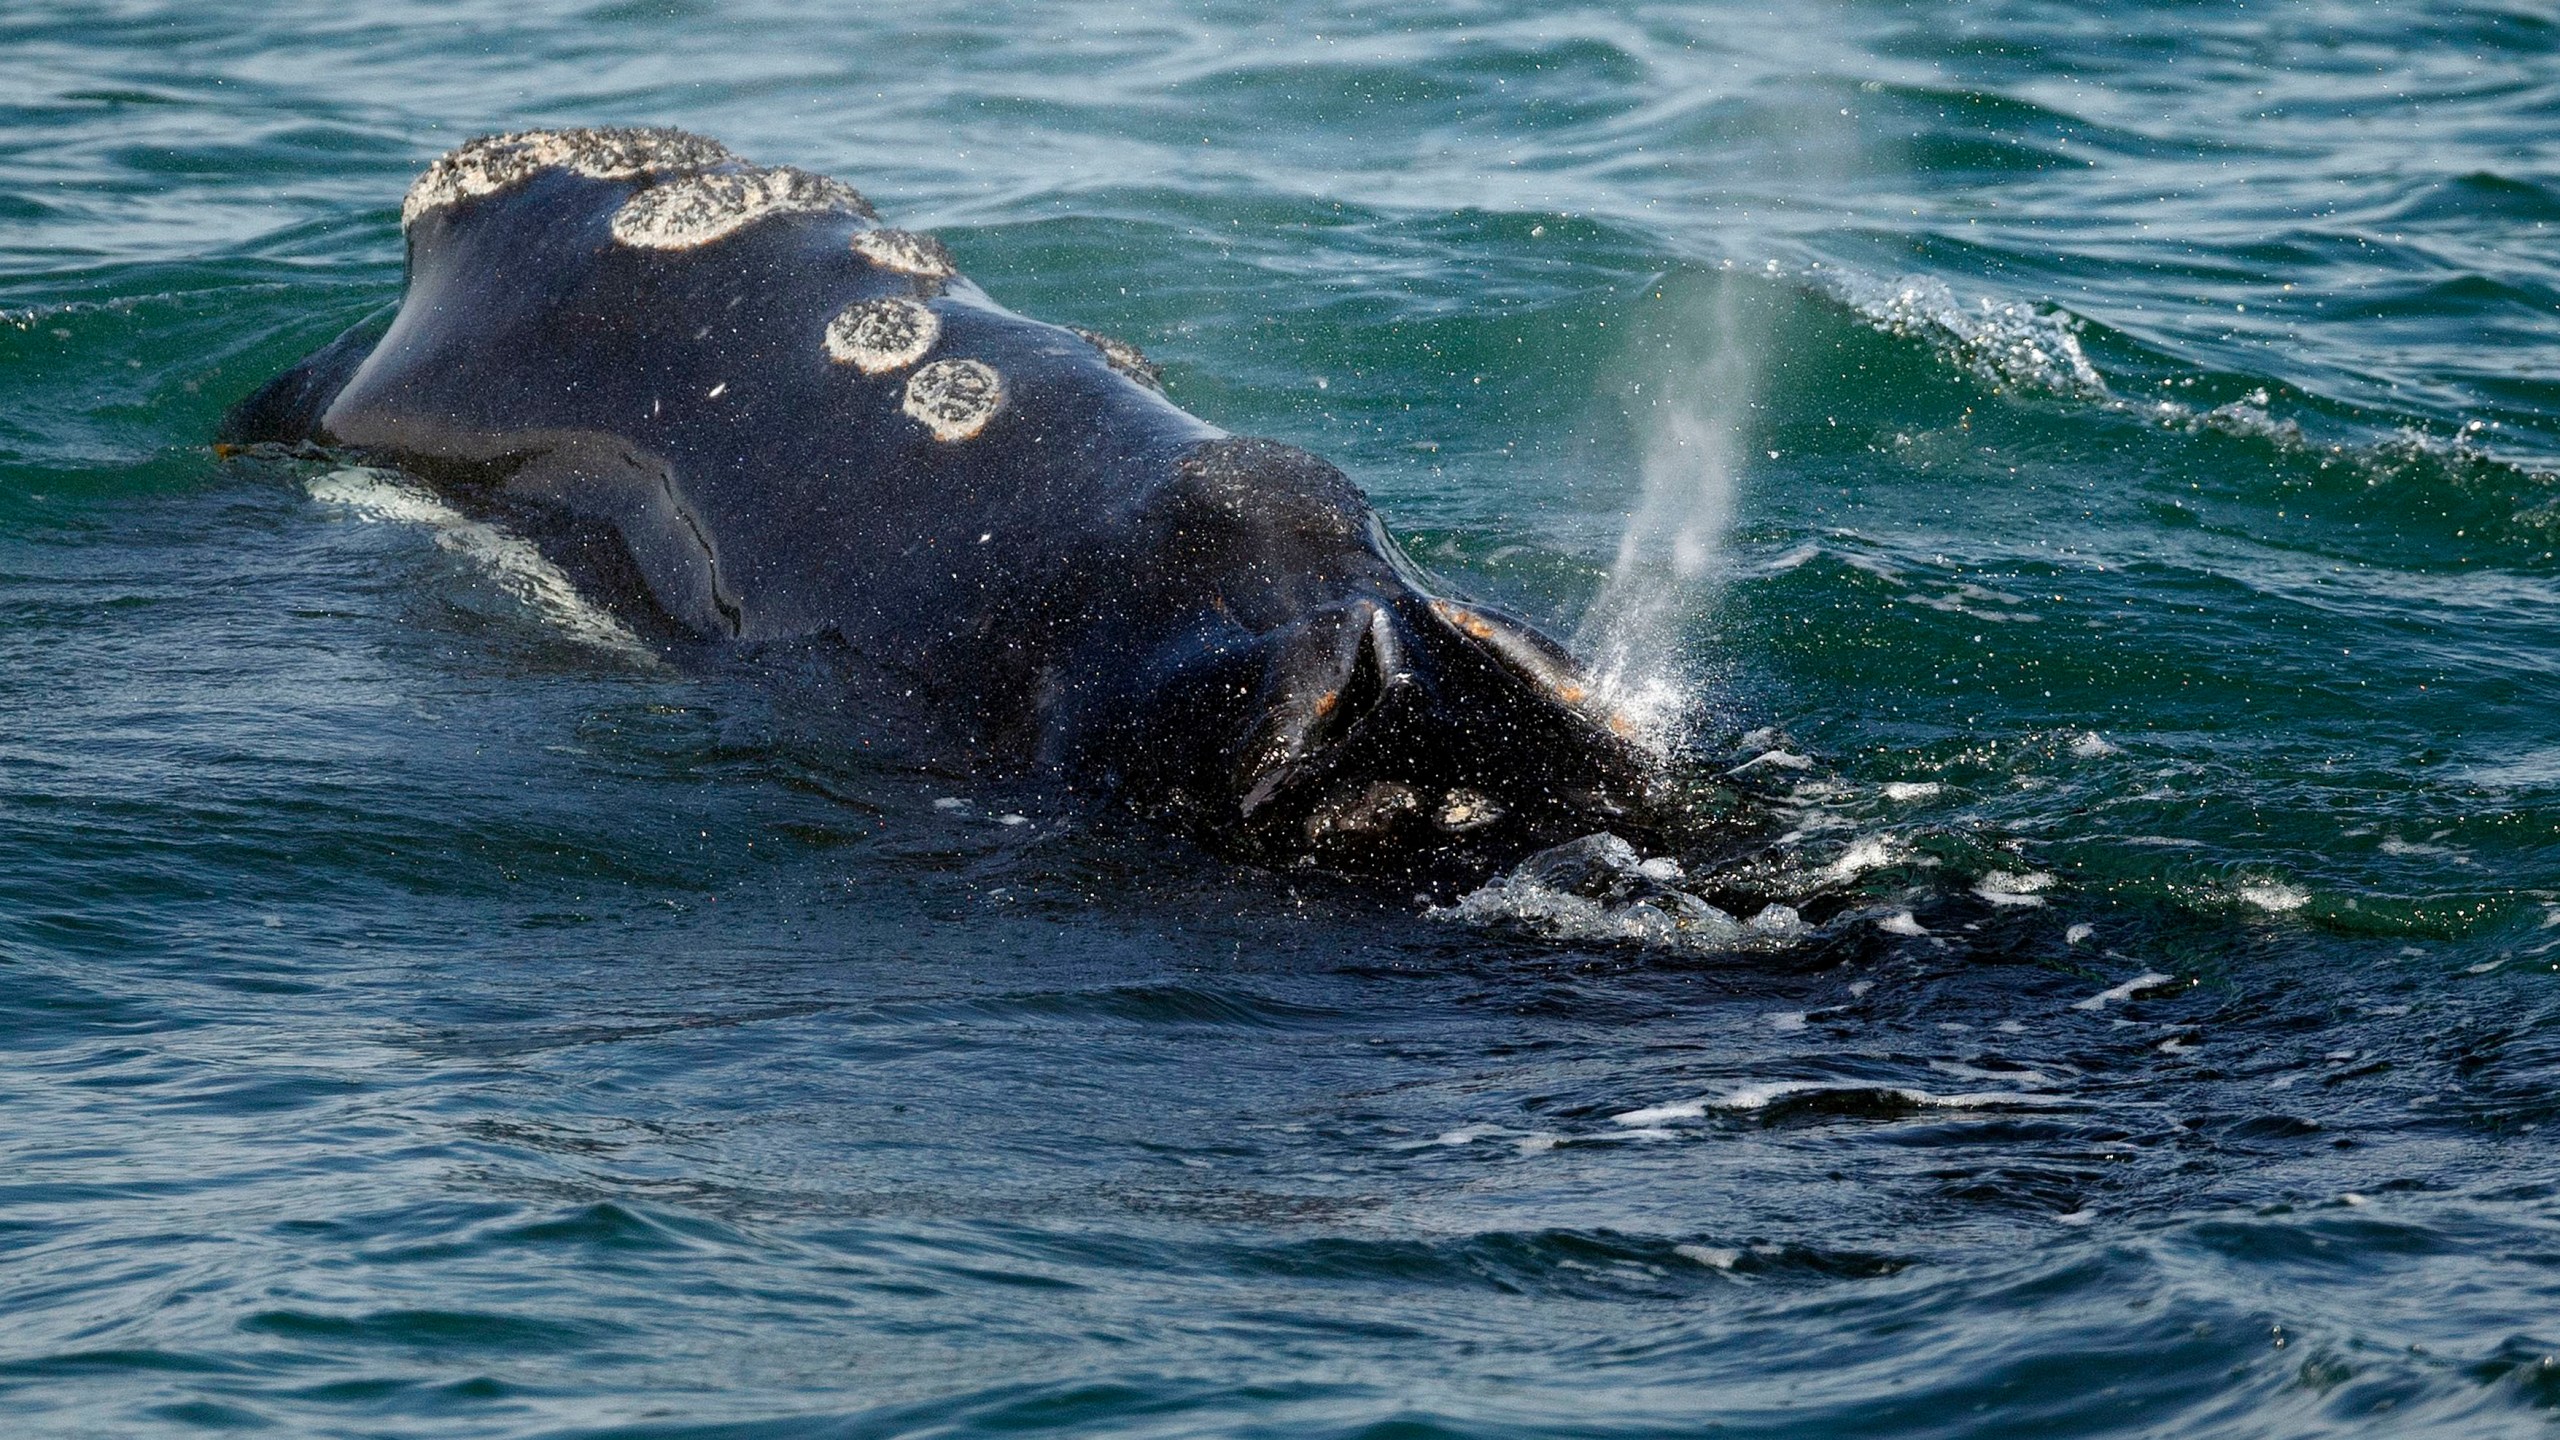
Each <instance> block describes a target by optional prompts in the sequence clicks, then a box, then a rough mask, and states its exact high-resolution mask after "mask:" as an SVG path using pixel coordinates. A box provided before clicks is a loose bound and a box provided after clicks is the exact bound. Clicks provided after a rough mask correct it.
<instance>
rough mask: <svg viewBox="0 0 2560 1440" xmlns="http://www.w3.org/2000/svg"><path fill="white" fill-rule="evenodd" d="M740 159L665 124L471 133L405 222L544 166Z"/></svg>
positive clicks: (629, 172)
mask: <svg viewBox="0 0 2560 1440" xmlns="http://www.w3.org/2000/svg"><path fill="white" fill-rule="evenodd" d="M738 163H740V161H739V159H738V157H737V156H736V155H735V154H734V153H732V152H731V151H730V149H729V147H727V146H725V145H723V144H721V143H720V142H719V141H717V140H708V139H705V138H703V137H702V136H700V135H693V134H688V133H686V132H685V131H682V130H673V129H667V128H664V127H648V128H627V129H576V130H519V131H515V132H512V133H510V134H505V135H483V136H481V137H479V138H478V139H476V140H466V141H464V142H463V143H462V144H460V145H457V146H455V147H454V148H453V149H452V150H449V151H447V152H446V153H445V154H444V155H443V156H442V157H441V158H439V159H438V160H437V161H436V162H435V163H434V164H432V165H430V166H428V167H427V170H426V173H425V174H423V175H420V176H419V177H418V178H417V180H416V182H415V183H413V184H412V185H410V187H409V193H408V195H407V197H406V198H404V199H403V200H402V201H401V202H400V228H401V229H403V230H406V229H408V228H409V227H410V226H412V225H415V224H416V223H417V222H418V219H419V217H420V216H423V215H425V214H427V213H429V212H430V211H434V210H440V209H443V208H444V207H445V206H448V205H453V204H457V203H459V202H461V201H464V200H472V199H477V198H479V197H480V196H483V195H494V194H496V193H498V192H499V191H501V190H504V189H507V188H508V187H510V186H514V185H521V184H523V183H524V182H525V181H527V180H530V179H532V178H533V177H534V176H535V175H537V174H539V173H541V172H542V171H544V170H570V171H575V172H576V173H578V174H580V175H584V176H586V177H587V178H589V179H591V180H636V179H639V178H641V177H643V176H648V175H663V174H678V173H690V172H693V171H698V170H707V169H710V168H711V167H713V166H716V165H734V164H738Z"/></svg>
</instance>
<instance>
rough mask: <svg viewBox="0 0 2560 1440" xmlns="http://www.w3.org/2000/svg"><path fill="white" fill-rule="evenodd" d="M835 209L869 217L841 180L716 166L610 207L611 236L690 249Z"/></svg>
mask: <svg viewBox="0 0 2560 1440" xmlns="http://www.w3.org/2000/svg"><path fill="white" fill-rule="evenodd" d="M827 211H839V212H842V213H845V214H849V215H859V216H861V217H863V218H864V219H866V220H867V219H870V218H871V217H872V214H873V211H872V209H871V202H870V201H868V200H865V199H863V198H862V196H861V194H860V192H858V191H856V190H855V189H854V188H853V187H852V186H850V185H847V184H845V183H844V182H843V181H841V180H830V179H828V178H827V177H826V176H824V175H813V174H811V173H810V172H808V171H806V170H796V169H793V168H792V167H791V166H788V165H777V166H775V167H773V168H772V169H770V170H766V169H739V170H714V171H711V172H708V173H706V174H699V175H686V176H682V177H680V178H677V179H673V180H668V181H665V182H663V183H661V184H657V185H652V186H650V187H649V188H648V189H646V190H643V191H641V192H640V193H639V194H637V195H634V196H632V197H631V198H630V199H628V200H625V201H623V202H622V208H621V209H619V210H616V211H615V212H613V238H614V239H616V240H618V241H621V242H622V243H623V244H625V245H631V246H636V247H638V248H640V249H643V250H690V249H692V248H693V247H695V246H697V245H708V244H710V243H711V242H712V241H714V240H717V239H720V238H721V237H723V236H725V235H731V234H734V233H736V232H737V231H740V230H743V229H745V228H746V227H747V226H749V225H752V224H754V223H755V222H757V221H759V220H762V219H765V218H767V217H769V216H774V215H794V214H809V213H823V212H827Z"/></svg>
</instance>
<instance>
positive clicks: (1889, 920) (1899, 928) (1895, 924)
mask: <svg viewBox="0 0 2560 1440" xmlns="http://www.w3.org/2000/svg"><path fill="white" fill-rule="evenodd" d="M1876 928H1877V929H1879V930H1881V931H1883V932H1884V933H1886V934H1887V935H1926V934H1928V933H1929V927H1927V926H1926V925H1923V924H1921V923H1920V922H1919V921H1918V920H1916V919H1914V918H1912V914H1911V912H1910V911H1908V910H1896V911H1894V912H1893V913H1892V914H1890V915H1887V916H1885V917H1884V918H1883V919H1881V920H1878V921H1877V922H1876ZM1859 983H1861V984H1864V983H1865V982H1864V981H1861V982H1859Z"/></svg>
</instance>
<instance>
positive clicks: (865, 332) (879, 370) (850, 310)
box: [826, 297, 942, 375]
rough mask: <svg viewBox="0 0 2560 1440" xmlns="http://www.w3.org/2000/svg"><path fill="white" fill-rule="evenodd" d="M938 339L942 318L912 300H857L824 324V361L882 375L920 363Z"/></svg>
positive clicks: (940, 336) (864, 372) (939, 337)
mask: <svg viewBox="0 0 2560 1440" xmlns="http://www.w3.org/2000/svg"><path fill="white" fill-rule="evenodd" d="M941 338H942V317H941V316H939V315H936V314H934V313H933V311H931V310H929V309H927V308H926V307H925V306H923V305H920V304H918V303H917V302H915V301H913V300H901V299H897V298H894V297H892V298H889V299H882V300H857V301H855V302H854V303H852V304H850V305H847V306H846V307H844V309H842V310H840V311H837V312H836V317H835V318H834V319H833V320H830V321H828V322H827V335H826V347H827V357H828V358H829V359H831V360H834V361H836V362H837V363H838V364H843V365H852V366H855V367H858V368H859V369H860V370H861V371H862V373H863V374H865V375H886V374H888V373H889V372H890V371H892V370H903V369H905V368H906V367H908V366H910V365H913V364H914V363H916V362H917V361H919V360H921V359H923V358H924V357H925V354H926V352H927V351H930V350H931V349H933V342H935V341H936V340H939V339H941Z"/></svg>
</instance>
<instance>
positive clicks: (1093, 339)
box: [1067, 325, 1164, 394]
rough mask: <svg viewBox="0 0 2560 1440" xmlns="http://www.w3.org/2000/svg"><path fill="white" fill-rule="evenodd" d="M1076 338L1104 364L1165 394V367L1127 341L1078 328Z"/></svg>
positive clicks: (1070, 327)
mask: <svg viewBox="0 0 2560 1440" xmlns="http://www.w3.org/2000/svg"><path fill="white" fill-rule="evenodd" d="M1067 328H1068V329H1070V330H1073V331H1075V335H1076V338H1077V339H1079V340H1082V341H1083V342H1084V343H1086V344H1087V345H1090V346H1092V347H1093V348H1094V349H1095V350H1096V351H1098V352H1100V354H1101V356H1102V361H1103V363H1104V364H1106V365H1109V366H1110V367H1111V368H1112V369H1114V370H1117V371H1119V372H1120V373H1121V374H1123V375H1126V376H1128V377H1129V378H1130V379H1132V380H1135V381H1137V382H1138V383H1139V384H1141V385H1144V386H1146V387H1147V388H1148V389H1150V390H1153V391H1155V392H1156V393H1158V394H1162V393H1164V367H1163V366H1161V365H1158V364H1157V363H1156V362H1154V361H1153V360H1150V359H1148V358H1147V357H1146V352H1144V351H1142V350H1140V349H1139V348H1138V347H1137V346H1135V345H1132V344H1130V343H1129V342H1128V341H1126V340H1115V339H1113V338H1111V337H1110V336H1108V335H1105V334H1103V333H1101V332H1100V331H1097V330H1086V329H1082V328H1079V327H1076V326H1072V325H1071V326H1069V327H1067Z"/></svg>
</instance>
